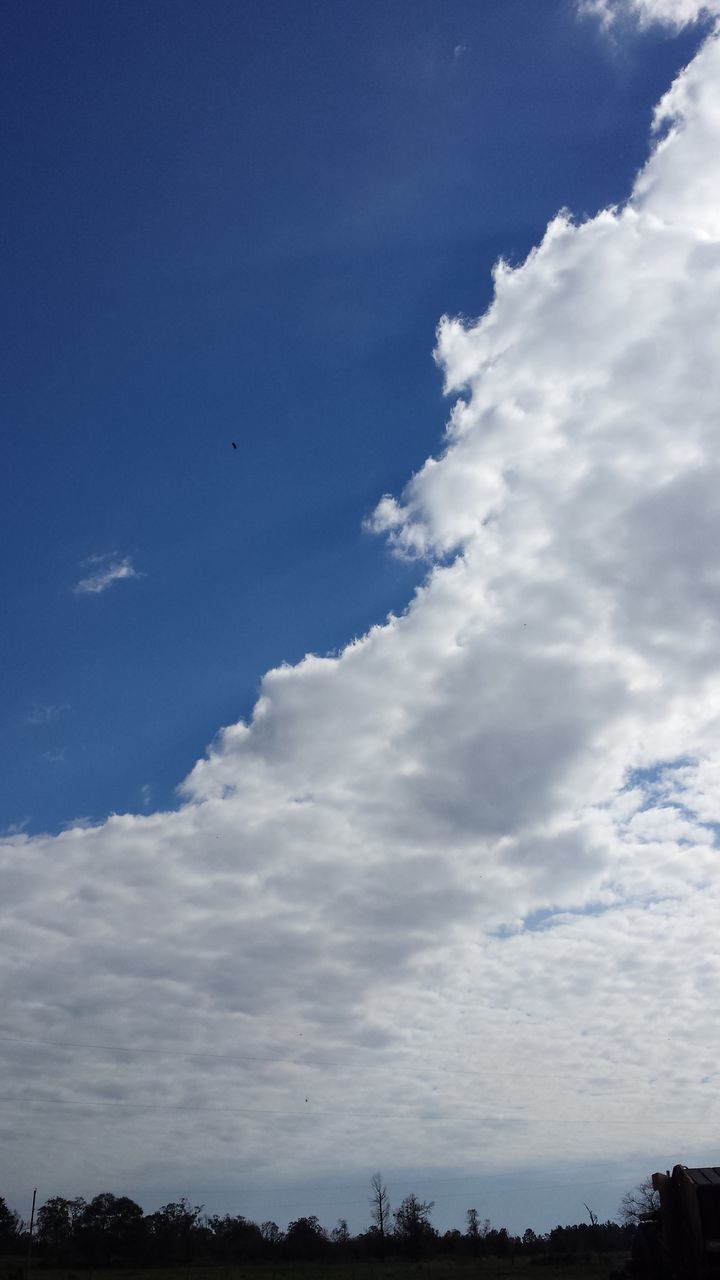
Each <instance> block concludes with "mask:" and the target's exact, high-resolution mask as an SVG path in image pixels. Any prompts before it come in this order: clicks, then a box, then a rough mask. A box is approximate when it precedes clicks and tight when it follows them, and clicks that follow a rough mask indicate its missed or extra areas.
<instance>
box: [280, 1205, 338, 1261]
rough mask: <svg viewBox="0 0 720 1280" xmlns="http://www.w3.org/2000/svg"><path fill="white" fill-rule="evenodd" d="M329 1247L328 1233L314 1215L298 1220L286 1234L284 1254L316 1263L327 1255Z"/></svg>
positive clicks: (289, 1227)
mask: <svg viewBox="0 0 720 1280" xmlns="http://www.w3.org/2000/svg"><path fill="white" fill-rule="evenodd" d="M327 1247H328V1238H327V1232H326V1231H325V1230H324V1228H323V1227H321V1226H320V1223H319V1222H318V1220H317V1218H316V1217H315V1215H314V1214H313V1215H312V1216H311V1217H309V1218H297V1219H296V1220H295V1222H291V1223H290V1225H289V1226H288V1229H287V1231H286V1232H285V1239H284V1241H283V1252H284V1253H285V1254H286V1255H287V1257H289V1258H297V1259H299V1260H300V1261H303V1262H304V1261H308V1260H313V1261H315V1260H317V1259H318V1258H320V1257H322V1255H323V1254H325V1253H327Z"/></svg>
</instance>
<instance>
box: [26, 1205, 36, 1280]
mask: <svg viewBox="0 0 720 1280" xmlns="http://www.w3.org/2000/svg"><path fill="white" fill-rule="evenodd" d="M36 1195H37V1187H35V1188H34V1190H33V1199H32V1209H31V1210H30V1231H29V1232H28V1251H27V1262H26V1264H25V1275H26V1276H27V1274H28V1272H29V1270H30V1257H31V1254H32V1239H33V1227H34V1225H35V1197H36Z"/></svg>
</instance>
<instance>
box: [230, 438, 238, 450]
mask: <svg viewBox="0 0 720 1280" xmlns="http://www.w3.org/2000/svg"><path fill="white" fill-rule="evenodd" d="M230 443H231V445H232V447H233V449H237V445H236V443H235V441H234V440H231V441H230Z"/></svg>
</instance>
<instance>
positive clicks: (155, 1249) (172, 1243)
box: [145, 1198, 209, 1266]
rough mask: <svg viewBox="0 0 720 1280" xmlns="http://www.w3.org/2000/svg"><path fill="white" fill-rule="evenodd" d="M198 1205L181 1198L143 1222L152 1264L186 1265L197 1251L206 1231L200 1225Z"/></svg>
mask: <svg viewBox="0 0 720 1280" xmlns="http://www.w3.org/2000/svg"><path fill="white" fill-rule="evenodd" d="M201 1213H202V1205H201V1204H195V1205H192V1204H189V1203H188V1201H187V1200H185V1199H184V1198H183V1199H182V1200H176V1201H171V1202H170V1203H169V1204H165V1205H163V1206H162V1208H161V1209H158V1210H157V1212H155V1213H151V1214H149V1215H148V1217H147V1218H146V1219H145V1228H146V1231H147V1234H148V1238H149V1243H150V1247H151V1256H152V1259H153V1261H156V1262H162V1263H163V1264H164V1265H166V1266H172V1264H173V1263H182V1264H187V1263H189V1262H192V1261H193V1259H194V1258H195V1256H196V1255H197V1254H198V1253H199V1252H201V1249H202V1245H203V1244H204V1242H205V1240H206V1238H207V1236H208V1234H209V1232H208V1229H207V1227H206V1226H205V1225H204V1224H201V1222H200V1215H201Z"/></svg>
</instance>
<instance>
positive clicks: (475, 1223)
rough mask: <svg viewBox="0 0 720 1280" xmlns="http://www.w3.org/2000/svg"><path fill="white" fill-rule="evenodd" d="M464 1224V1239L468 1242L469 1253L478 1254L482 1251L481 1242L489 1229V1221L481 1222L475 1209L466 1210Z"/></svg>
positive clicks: (486, 1219)
mask: <svg viewBox="0 0 720 1280" xmlns="http://www.w3.org/2000/svg"><path fill="white" fill-rule="evenodd" d="M465 1222H466V1224H467V1225H466V1229H465V1238H466V1240H467V1241H468V1245H469V1248H470V1252H471V1253H473V1254H478V1253H480V1252H481V1251H482V1242H483V1240H484V1239H485V1237H486V1235H487V1233H488V1231H490V1229H491V1223H490V1219H489V1218H484V1219H483V1221H482V1222H481V1221H480V1215H479V1213H478V1211H477V1209H468V1210H467V1212H466V1214H465Z"/></svg>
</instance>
